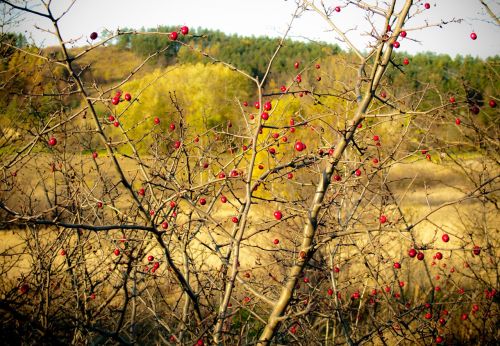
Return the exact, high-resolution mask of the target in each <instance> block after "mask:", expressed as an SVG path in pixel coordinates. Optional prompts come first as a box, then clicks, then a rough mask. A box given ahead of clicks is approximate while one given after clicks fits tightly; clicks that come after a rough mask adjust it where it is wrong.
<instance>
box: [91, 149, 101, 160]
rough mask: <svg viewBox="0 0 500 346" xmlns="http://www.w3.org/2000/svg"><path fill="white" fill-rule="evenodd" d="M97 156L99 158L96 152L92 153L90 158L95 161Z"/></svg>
mask: <svg viewBox="0 0 500 346" xmlns="http://www.w3.org/2000/svg"><path fill="white" fill-rule="evenodd" d="M97 156H99V154H98V153H97V151H94V152H93V153H92V158H94V159H97Z"/></svg>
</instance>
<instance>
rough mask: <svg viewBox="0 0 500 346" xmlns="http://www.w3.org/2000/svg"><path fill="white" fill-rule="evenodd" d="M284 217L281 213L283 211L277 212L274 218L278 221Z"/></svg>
mask: <svg viewBox="0 0 500 346" xmlns="http://www.w3.org/2000/svg"><path fill="white" fill-rule="evenodd" d="M282 217H283V214H282V213H281V211H279V210H276V211H275V212H274V218H275V219H276V220H281V218H282Z"/></svg>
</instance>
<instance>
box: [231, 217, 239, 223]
mask: <svg viewBox="0 0 500 346" xmlns="http://www.w3.org/2000/svg"><path fill="white" fill-rule="evenodd" d="M231 221H232V222H233V223H238V221H239V220H238V218H237V217H236V216H233V217H232V218H231Z"/></svg>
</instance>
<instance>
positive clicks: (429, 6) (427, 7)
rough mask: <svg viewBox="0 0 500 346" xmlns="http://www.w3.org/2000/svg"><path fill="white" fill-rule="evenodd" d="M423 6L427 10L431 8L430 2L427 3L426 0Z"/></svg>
mask: <svg viewBox="0 0 500 346" xmlns="http://www.w3.org/2000/svg"><path fill="white" fill-rule="evenodd" d="M424 7H425V9H426V10H428V9H429V8H431V4H429V3H428V2H426V3H425V4H424Z"/></svg>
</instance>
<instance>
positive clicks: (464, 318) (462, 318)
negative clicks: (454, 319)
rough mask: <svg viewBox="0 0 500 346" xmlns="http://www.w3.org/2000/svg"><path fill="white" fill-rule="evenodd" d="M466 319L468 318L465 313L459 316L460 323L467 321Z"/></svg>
mask: <svg viewBox="0 0 500 346" xmlns="http://www.w3.org/2000/svg"><path fill="white" fill-rule="evenodd" d="M468 318H469V315H467V314H466V313H463V314H462V315H461V316H460V319H461V320H462V321H465V320H466V319H468Z"/></svg>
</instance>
